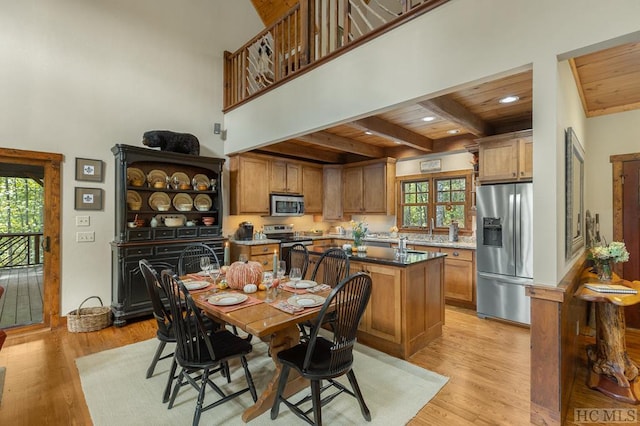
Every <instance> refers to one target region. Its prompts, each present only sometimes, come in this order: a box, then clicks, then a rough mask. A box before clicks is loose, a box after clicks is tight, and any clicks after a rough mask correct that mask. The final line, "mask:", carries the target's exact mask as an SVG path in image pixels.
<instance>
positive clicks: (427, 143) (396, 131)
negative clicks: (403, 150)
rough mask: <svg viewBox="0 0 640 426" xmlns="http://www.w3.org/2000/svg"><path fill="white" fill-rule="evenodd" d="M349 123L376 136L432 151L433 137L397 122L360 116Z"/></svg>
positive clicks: (421, 149)
mask: <svg viewBox="0 0 640 426" xmlns="http://www.w3.org/2000/svg"><path fill="white" fill-rule="evenodd" d="M350 124H351V125H354V126H356V127H360V128H362V129H365V130H368V131H370V132H371V133H375V134H377V135H378V136H382V137H386V138H391V139H393V140H395V141H399V142H402V143H403V144H405V145H408V146H410V147H412V148H415V149H418V150H420V151H424V152H431V151H433V139H431V138H428V137H426V136H422V135H421V134H418V133H415V132H412V131H411V130H409V129H405V128H404V127H401V126H398V125H397V124H393V123H390V122H388V121H386V120H383V119H382V118H380V117H376V116H371V117H367V118H361V119H360V120H356V121H354V122H353V123H350Z"/></svg>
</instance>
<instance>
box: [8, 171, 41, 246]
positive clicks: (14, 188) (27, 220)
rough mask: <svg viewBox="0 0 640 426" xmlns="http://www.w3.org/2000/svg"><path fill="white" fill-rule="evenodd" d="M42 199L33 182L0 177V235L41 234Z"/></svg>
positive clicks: (37, 187)
mask: <svg viewBox="0 0 640 426" xmlns="http://www.w3.org/2000/svg"><path fill="white" fill-rule="evenodd" d="M43 199H44V189H43V188H42V186H41V185H40V184H39V183H38V182H36V181H35V180H33V179H26V178H14V177H0V233H1V234H9V233H26V232H42V227H43V225H42V224H43Z"/></svg>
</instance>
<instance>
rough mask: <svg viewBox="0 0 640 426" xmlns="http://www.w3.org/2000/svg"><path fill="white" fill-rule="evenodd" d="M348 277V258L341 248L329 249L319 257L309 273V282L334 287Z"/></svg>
mask: <svg viewBox="0 0 640 426" xmlns="http://www.w3.org/2000/svg"><path fill="white" fill-rule="evenodd" d="M348 275H349V256H348V255H347V253H346V252H345V251H344V250H342V249H341V248H330V249H327V250H325V251H324V253H322V254H321V255H320V259H318V263H316V266H315V267H314V268H313V272H312V273H311V280H312V281H316V282H318V283H324V284H328V285H330V286H331V287H335V286H336V285H338V283H339V282H340V281H342V280H343V279H345V278H346V277H347V276H348Z"/></svg>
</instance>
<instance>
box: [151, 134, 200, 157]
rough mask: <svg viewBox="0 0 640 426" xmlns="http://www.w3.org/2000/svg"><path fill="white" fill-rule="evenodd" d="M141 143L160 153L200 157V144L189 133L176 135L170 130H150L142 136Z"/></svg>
mask: <svg viewBox="0 0 640 426" xmlns="http://www.w3.org/2000/svg"><path fill="white" fill-rule="evenodd" d="M142 143H143V144H144V145H146V146H148V147H151V148H158V147H160V151H171V152H179V153H182V154H191V155H200V142H199V141H198V138H197V137H195V136H193V135H192V134H190V133H176V132H172V131H170V130H150V131H148V132H145V133H144V135H142Z"/></svg>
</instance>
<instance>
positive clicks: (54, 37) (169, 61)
mask: <svg viewBox="0 0 640 426" xmlns="http://www.w3.org/2000/svg"><path fill="white" fill-rule="evenodd" d="M0 10H1V11H2V12H1V13H0V57H1V58H2V66H1V67H0V93H1V94H2V95H1V96H0V146H2V147H6V148H18V149H26V150H34V151H46V152H56V153H62V154H63V155H64V157H65V160H64V164H63V170H62V183H63V191H62V253H61V254H62V276H61V282H62V295H61V296H62V305H61V313H62V314H63V315H66V313H67V312H69V311H70V310H72V309H75V308H77V307H78V304H79V303H80V302H81V301H82V300H83V299H85V298H86V297H87V296H90V295H97V296H100V297H101V298H102V300H103V301H104V302H105V303H106V304H107V303H110V300H111V269H110V268H111V252H110V246H109V243H110V241H111V240H112V239H113V235H114V189H113V188H114V167H115V166H114V161H113V155H112V153H111V152H110V148H111V147H112V146H113V145H114V144H116V143H126V144H130V145H137V146H142V145H141V142H140V141H141V138H142V133H143V132H145V131H146V130H151V129H170V130H175V131H184V132H190V133H193V134H195V135H196V136H197V137H198V138H199V139H200V143H201V147H202V149H201V151H202V154H203V155H209V156H222V155H223V145H222V141H221V140H220V139H219V137H218V136H216V135H213V131H212V127H213V123H214V122H222V121H223V114H222V112H221V110H222V87H223V86H222V81H223V78H222V60H223V52H224V50H235V49H237V48H238V47H240V46H241V45H242V44H243V43H244V42H246V41H247V40H248V39H249V38H251V37H252V36H253V35H255V34H256V33H258V32H259V31H260V29H261V28H262V27H263V26H262V23H261V21H260V19H259V18H258V16H257V14H256V12H255V10H254V8H253V7H252V5H251V3H250V2H249V1H241V2H238V1H233V2H232V1H224V0H223V1H209V0H188V1H173V0H100V1H76V0H56V1H48V0H24V1H13V0H0ZM240 23H241V24H240ZM76 157H84V158H92V159H100V160H103V161H104V162H105V171H106V178H105V180H104V182H102V183H99V184H91V183H86V182H76V181H75V179H74V164H75V158H76ZM75 186H90V187H98V188H102V189H104V191H105V192H104V193H105V200H104V202H105V206H104V210H103V211H100V212H89V213H87V212H78V211H75V210H74V202H73V191H74V187H75ZM77 214H83V215H84V214H89V216H90V219H91V226H90V227H89V228H88V230H91V231H95V234H96V241H95V243H84V244H78V243H76V242H75V233H76V231H78V230H86V229H87V228H77V227H76V226H75V216H76V215H77Z"/></svg>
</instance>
